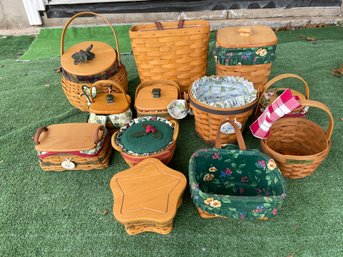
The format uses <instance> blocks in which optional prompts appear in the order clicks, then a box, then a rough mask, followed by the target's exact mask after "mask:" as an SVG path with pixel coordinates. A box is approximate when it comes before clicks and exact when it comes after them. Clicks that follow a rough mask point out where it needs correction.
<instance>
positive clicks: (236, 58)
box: [213, 45, 276, 66]
mask: <svg viewBox="0 0 343 257" xmlns="http://www.w3.org/2000/svg"><path fill="white" fill-rule="evenodd" d="M275 50H276V45H273V46H266V47H254V48H224V47H217V48H216V49H215V50H214V51H213V55H214V59H215V61H216V63H219V64H221V65H231V66H233V65H256V64H266V63H271V62H272V61H274V60H275V58H276V56H275Z"/></svg>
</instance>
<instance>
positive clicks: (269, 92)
mask: <svg viewBox="0 0 343 257" xmlns="http://www.w3.org/2000/svg"><path fill="white" fill-rule="evenodd" d="M290 78H294V79H298V80H300V81H301V82H302V83H303V86H304V91H305V95H303V94H302V93H300V92H298V91H296V90H294V89H291V92H292V94H293V95H294V96H295V97H296V98H297V99H298V100H302V101H303V100H306V99H307V100H309V99H310V89H309V86H308V84H307V82H306V81H305V80H304V79H303V78H302V77H300V76H298V75H296V74H292V73H286V74H281V75H279V76H276V77H275V78H273V79H271V80H270V81H268V82H267V84H265V85H264V87H263V91H262V93H261V97H260V99H259V102H258V107H257V108H256V109H255V117H258V116H260V115H261V113H262V112H263V111H264V110H265V109H266V107H267V106H268V105H270V104H271V103H272V102H273V101H274V100H275V99H276V98H277V97H278V96H279V93H282V92H283V91H284V90H286V88H272V89H270V87H271V86H273V85H274V84H275V83H276V82H278V81H281V80H284V79H290ZM287 88H288V87H287ZM307 111H308V107H304V106H300V107H298V108H296V109H295V110H293V111H292V112H290V113H289V114H286V115H285V116H284V117H304V116H305V115H306V113H307Z"/></svg>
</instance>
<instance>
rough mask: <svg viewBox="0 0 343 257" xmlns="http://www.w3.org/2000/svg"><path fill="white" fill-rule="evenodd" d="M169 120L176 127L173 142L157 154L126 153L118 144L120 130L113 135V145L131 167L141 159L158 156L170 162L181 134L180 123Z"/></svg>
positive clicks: (166, 162) (164, 161)
mask: <svg viewBox="0 0 343 257" xmlns="http://www.w3.org/2000/svg"><path fill="white" fill-rule="evenodd" d="M169 122H171V123H172V124H173V127H174V133H173V142H172V143H171V144H170V145H169V146H168V147H167V148H165V149H164V150H162V151H160V152H157V153H155V154H150V155H147V156H142V155H140V156H137V155H133V154H129V153H125V152H124V151H123V149H122V148H121V147H120V146H119V145H118V144H117V142H116V140H115V139H116V137H117V134H118V132H115V133H114V134H113V135H112V139H111V143H112V146H113V148H114V149H115V150H117V151H118V152H120V154H121V155H122V157H123V158H124V160H125V162H126V163H127V164H128V165H129V166H130V167H133V166H135V165H136V164H138V163H140V162H141V161H143V160H144V159H147V158H156V159H159V160H160V161H161V162H163V163H164V164H168V163H169V162H170V161H171V159H172V158H173V155H174V151H175V148H176V140H177V137H178V135H179V124H178V123H177V122H176V121H175V120H170V121H169Z"/></svg>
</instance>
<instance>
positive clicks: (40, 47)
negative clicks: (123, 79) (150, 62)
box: [20, 25, 131, 60]
mask: <svg viewBox="0 0 343 257" xmlns="http://www.w3.org/2000/svg"><path fill="white" fill-rule="evenodd" d="M113 27H114V29H115V31H116V34H117V35H120V36H118V44H119V49H120V52H121V53H127V52H130V50H131V43H130V40H129V32H128V31H129V28H130V27H131V26H130V25H118V26H113ZM61 35H62V29H61V28H45V29H42V30H41V31H40V32H39V34H38V36H37V38H36V39H35V40H34V41H33V43H32V45H31V47H30V48H29V49H28V51H27V52H26V53H25V54H24V55H23V56H22V57H21V58H20V60H36V59H45V58H51V57H56V56H60V48H61ZM82 41H102V42H105V43H107V44H109V45H111V46H113V47H115V40H114V35H113V33H112V31H111V29H110V28H109V27H107V26H105V27H85V28H79V27H70V28H68V29H67V32H66V34H65V38H64V44H65V49H67V48H68V47H70V46H72V45H75V44H76V43H78V42H82Z"/></svg>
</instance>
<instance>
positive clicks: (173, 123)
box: [169, 120, 179, 141]
mask: <svg viewBox="0 0 343 257" xmlns="http://www.w3.org/2000/svg"><path fill="white" fill-rule="evenodd" d="M169 122H170V123H171V124H172V125H173V127H174V133H173V141H176V140H177V137H178V135H179V123H177V122H176V121H175V120H170V121H169Z"/></svg>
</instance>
